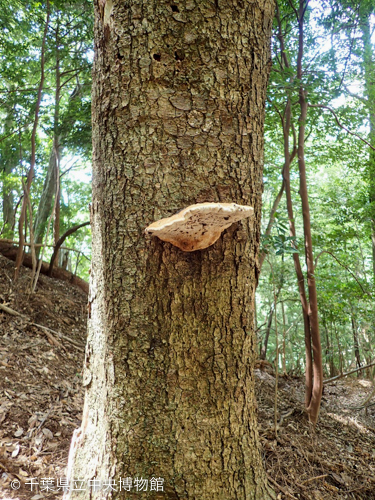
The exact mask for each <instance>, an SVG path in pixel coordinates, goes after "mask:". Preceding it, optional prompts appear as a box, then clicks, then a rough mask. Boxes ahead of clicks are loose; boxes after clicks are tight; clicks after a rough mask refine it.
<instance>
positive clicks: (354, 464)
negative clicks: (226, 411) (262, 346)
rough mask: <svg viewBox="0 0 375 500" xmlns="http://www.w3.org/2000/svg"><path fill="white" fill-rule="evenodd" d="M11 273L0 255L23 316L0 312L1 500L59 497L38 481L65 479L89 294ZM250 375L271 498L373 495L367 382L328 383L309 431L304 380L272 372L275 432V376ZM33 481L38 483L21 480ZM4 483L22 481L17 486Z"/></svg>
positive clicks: (1, 271) (1, 299)
mask: <svg viewBox="0 0 375 500" xmlns="http://www.w3.org/2000/svg"><path fill="white" fill-rule="evenodd" d="M13 272H14V264H13V262H11V261H9V260H7V259H5V258H4V257H2V256H0V305H5V306H8V307H10V308H11V309H13V310H16V311H18V312H19V313H22V314H23V315H25V316H26V317H27V318H25V317H17V316H12V315H10V314H9V313H8V312H4V311H2V310H0V499H1V500H8V499H18V500H31V499H32V500H41V499H43V498H55V499H56V500H57V499H59V500H60V499H61V498H62V494H61V492H51V491H46V487H48V482H46V480H47V479H48V478H52V479H54V481H55V482H54V486H56V480H57V478H64V473H65V471H64V469H65V466H66V463H67V456H68V451H69V444H70V439H71V436H72V433H73V430H74V429H76V428H77V427H79V425H80V418H81V409H82V403H83V390H82V385H81V367H82V362H83V348H84V344H85V334H86V302H87V297H86V295H85V294H84V293H83V292H82V291H81V290H80V289H78V288H77V287H75V286H73V285H69V283H66V282H61V281H57V280H54V279H51V278H47V277H45V276H42V277H41V278H40V283H39V286H38V289H37V292H36V293H35V294H30V293H28V291H27V290H28V287H29V282H30V274H31V273H30V271H29V270H28V269H23V270H22V272H21V276H20V279H19V281H18V283H17V286H15V285H14V284H13ZM32 323H34V325H33V324H32ZM35 324H37V325H41V326H45V327H48V328H49V329H50V330H49V331H46V330H43V329H42V328H41V327H40V326H35ZM51 330H52V331H53V332H51ZM59 333H60V334H63V335H64V336H65V338H61V337H60V336H59ZM72 342H73V343H72ZM255 375H256V390H257V396H258V401H259V409H258V414H259V432H260V436H261V443H262V446H263V458H264V462H265V468H266V471H267V475H268V477H269V481H270V483H271V485H272V487H273V488H274V490H275V492H276V495H277V498H278V499H284V498H285V499H287V498H298V499H306V500H314V499H317V500H318V499H324V500H326V499H327V500H330V499H363V500H371V499H375V406H369V408H368V410H367V415H366V413H365V410H363V409H362V410H357V409H352V408H351V407H357V406H360V403H361V402H363V401H364V400H365V399H366V396H367V395H369V394H370V393H371V392H372V384H371V383H370V382H368V381H366V380H360V379H357V378H352V379H342V380H339V381H337V382H335V383H331V384H330V385H328V386H326V387H325V393H324V397H323V405H322V410H321V416H320V419H319V423H318V425H317V427H316V429H315V430H314V429H312V428H311V427H310V425H309V424H308V422H307V419H306V415H305V413H304V410H303V399H304V394H303V391H304V383H303V380H301V379H284V378H280V381H279V385H280V387H279V391H278V416H277V419H278V422H279V423H280V421H281V423H280V425H279V429H278V433H277V437H276V435H275V431H274V394H275V378H274V376H273V375H272V374H270V373H267V372H265V371H261V370H259V369H257V370H255ZM373 402H375V398H374V400H373ZM32 478H34V482H39V485H40V488H39V489H36V488H35V486H34V487H33V491H31V487H30V484H29V485H27V484H26V483H30V482H31V479H32ZM12 481H20V484H21V487H20V489H19V490H17V491H13V490H12V488H11V482H12ZM43 483H44V484H43ZM140 498H141V496H140ZM197 500H199V499H197Z"/></svg>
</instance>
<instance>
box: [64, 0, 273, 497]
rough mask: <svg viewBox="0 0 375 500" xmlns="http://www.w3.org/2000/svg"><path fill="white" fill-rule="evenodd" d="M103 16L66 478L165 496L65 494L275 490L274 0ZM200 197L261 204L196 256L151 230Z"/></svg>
mask: <svg viewBox="0 0 375 500" xmlns="http://www.w3.org/2000/svg"><path fill="white" fill-rule="evenodd" d="M236 5H237V4H236ZM95 14H96V24H95V64H94V71H93V77H94V82H93V145H94V154H93V159H94V162H93V167H94V175H93V204H92V230H93V260H92V271H91V291H90V299H89V304H90V316H89V334H88V344H87V348H86V361H85V369H84V375H83V376H84V385H85V386H86V388H87V392H86V398H85V406H84V412H83V423H82V427H81V429H80V430H79V431H78V432H76V433H75V435H74V437H73V441H72V446H71V451H70V458H69V466H68V475H69V477H70V478H77V477H83V478H85V479H93V478H95V477H97V478H101V479H106V480H107V481H108V479H110V480H113V481H116V485H117V489H118V488H119V486H118V484H119V479H120V478H125V477H132V478H137V477H138V478H139V477H143V478H146V479H150V478H152V477H155V478H158V477H160V478H163V479H164V492H163V493H156V492H155V491H148V492H147V493H145V494H144V495H142V493H137V491H136V490H135V488H133V489H132V490H131V492H130V493H129V494H126V493H124V492H120V491H118V492H109V491H108V490H107V491H100V492H95V491H93V490H91V491H88V490H86V491H85V492H81V493H82V494H80V492H75V491H70V492H69V493H67V494H66V495H65V498H68V497H70V498H80V499H89V498H90V499H98V498H100V499H101V500H105V499H107V498H108V499H109V498H129V499H130V498H134V499H135V498H139V495H140V494H141V495H142V496H144V497H145V498H151V499H157V498H160V499H161V498H168V499H169V500H173V499H176V500H177V499H179V500H183V499H198V498H199V499H200V500H208V499H210V500H216V499H220V500H231V499H233V500H234V499H236V500H240V499H241V500H242V499H243V500H245V499H246V500H247V499H249V500H250V499H266V498H268V493H267V487H266V481H265V475H264V472H263V465H262V459H261V456H260V453H259V447H258V433H257V422H256V412H255V407H256V403H255V395H254V379H253V375H252V363H253V361H254V357H255V338H254V294H255V287H256V284H257V269H256V266H257V263H256V259H257V255H258V250H259V236H260V224H259V223H260V214H261V192H262V162H263V122H264V104H265V92H266V83H267V74H268V69H269V57H270V52H269V39H270V30H271V25H272V16H273V9H272V3H271V2H269V1H267V0H259V1H258V2H256V3H250V2H247V1H246V2H244V4H243V8H237V7H235V5H234V3H232V2H230V3H228V2H225V1H222V0H218V1H216V2H215V3H209V2H199V3H198V2H193V1H191V0H186V2H179V3H178V5H177V4H169V3H163V2H160V1H159V0H147V1H145V0H143V1H140V0H129V1H126V2H114V3H113V6H112V2H110V1H107V2H99V1H96V2H95ZM202 201H216V202H218V201H222V202H224V201H236V202H238V203H242V204H248V205H252V206H254V210H255V217H254V221H253V223H251V224H253V226H252V228H250V227H249V222H246V223H239V224H235V225H233V226H232V227H231V228H229V229H228V230H227V232H226V234H224V235H223V237H221V238H220V239H219V240H218V241H217V243H216V244H215V245H213V246H212V247H210V248H208V249H206V250H202V251H197V252H192V253H185V252H182V251H180V250H179V249H177V248H175V247H173V246H171V245H170V244H168V243H163V242H161V241H160V240H157V239H156V238H153V239H150V240H146V238H145V235H144V228H145V227H146V226H147V225H148V224H149V223H150V222H152V221H153V220H155V219H158V218H160V217H163V216H167V215H171V214H173V213H174V212H176V211H177V210H179V209H181V208H183V207H185V206H186V205H189V204H191V203H195V202H202ZM251 224H250V225H251Z"/></svg>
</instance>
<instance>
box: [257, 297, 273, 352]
mask: <svg viewBox="0 0 375 500" xmlns="http://www.w3.org/2000/svg"><path fill="white" fill-rule="evenodd" d="M273 309H274V308H273V306H271V308H270V312H269V313H268V320H267V328H266V333H265V335H264V340H263V343H262V347H261V350H260V356H259V357H260V359H266V357H267V349H268V340H269V338H270V333H271V327H272V318H273Z"/></svg>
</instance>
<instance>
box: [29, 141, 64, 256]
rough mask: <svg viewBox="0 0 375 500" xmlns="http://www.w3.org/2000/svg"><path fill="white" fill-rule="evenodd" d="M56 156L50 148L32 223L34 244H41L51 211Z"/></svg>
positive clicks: (54, 188)
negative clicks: (40, 193) (41, 189)
mask: <svg viewBox="0 0 375 500" xmlns="http://www.w3.org/2000/svg"><path fill="white" fill-rule="evenodd" d="M57 171H58V169H57V155H56V150H55V147H52V150H51V154H50V158H49V164H48V169H47V173H46V178H45V180H44V186H43V191H42V195H41V197H40V201H39V205H38V211H37V214H36V217H35V223H34V228H35V229H34V237H35V244H40V243H43V236H44V232H45V229H46V223H47V221H48V219H49V216H50V214H51V210H52V205H53V203H52V201H53V196H54V194H55V193H56V174H57ZM39 252H40V247H37V255H38V256H39Z"/></svg>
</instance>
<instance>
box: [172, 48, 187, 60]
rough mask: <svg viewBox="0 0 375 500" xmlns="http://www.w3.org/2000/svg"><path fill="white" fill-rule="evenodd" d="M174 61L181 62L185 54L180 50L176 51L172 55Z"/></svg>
mask: <svg viewBox="0 0 375 500" xmlns="http://www.w3.org/2000/svg"><path fill="white" fill-rule="evenodd" d="M174 58H175V59H176V61H183V60H184V59H185V52H184V51H183V50H182V49H177V50H176V52H175V53H174Z"/></svg>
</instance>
